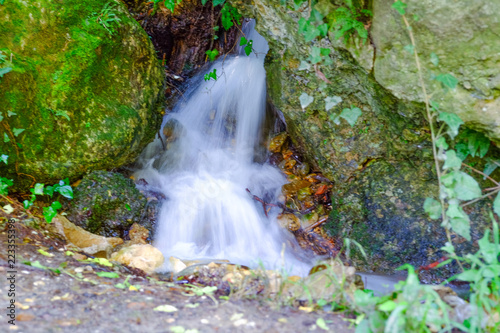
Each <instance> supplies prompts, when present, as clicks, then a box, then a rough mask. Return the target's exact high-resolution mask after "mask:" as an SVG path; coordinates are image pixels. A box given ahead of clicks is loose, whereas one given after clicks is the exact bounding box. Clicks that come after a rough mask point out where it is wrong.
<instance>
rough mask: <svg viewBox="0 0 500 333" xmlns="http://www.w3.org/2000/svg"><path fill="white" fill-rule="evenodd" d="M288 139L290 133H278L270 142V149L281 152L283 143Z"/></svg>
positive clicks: (273, 151)
mask: <svg viewBox="0 0 500 333" xmlns="http://www.w3.org/2000/svg"><path fill="white" fill-rule="evenodd" d="M287 139H288V134H287V133H286V132H283V133H280V134H278V135H276V136H275V137H273V138H272V139H271V142H270V143H269V151H270V152H272V153H279V152H281V148H282V147H283V144H284V143H285V142H286V140H287Z"/></svg>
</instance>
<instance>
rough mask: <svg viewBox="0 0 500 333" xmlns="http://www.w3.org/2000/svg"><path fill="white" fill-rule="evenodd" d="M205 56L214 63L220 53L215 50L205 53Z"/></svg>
mask: <svg viewBox="0 0 500 333" xmlns="http://www.w3.org/2000/svg"><path fill="white" fill-rule="evenodd" d="M205 54H206V55H207V56H208V59H210V61H214V60H215V59H216V58H217V56H218V55H219V51H218V50H216V49H214V50H208V51H206V52H205Z"/></svg>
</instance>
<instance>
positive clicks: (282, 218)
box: [277, 213, 300, 232]
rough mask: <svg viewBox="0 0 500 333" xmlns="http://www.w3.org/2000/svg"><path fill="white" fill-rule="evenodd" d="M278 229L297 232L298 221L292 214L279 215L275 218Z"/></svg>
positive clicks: (298, 227)
mask: <svg viewBox="0 0 500 333" xmlns="http://www.w3.org/2000/svg"><path fill="white" fill-rule="evenodd" d="M277 221H278V224H279V225H280V227H282V228H284V229H287V230H289V231H292V232H293V231H297V230H299V229H300V220H299V218H298V217H297V216H295V215H294V214H290V213H288V214H281V215H279V216H278V218H277Z"/></svg>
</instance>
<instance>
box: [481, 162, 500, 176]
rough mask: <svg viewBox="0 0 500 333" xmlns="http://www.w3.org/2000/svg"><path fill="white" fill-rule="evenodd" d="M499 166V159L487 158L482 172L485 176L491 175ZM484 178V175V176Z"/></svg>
mask: <svg viewBox="0 0 500 333" xmlns="http://www.w3.org/2000/svg"><path fill="white" fill-rule="evenodd" d="M499 166H500V160H496V161H495V160H493V159H488V161H487V162H486V164H485V166H484V170H483V173H484V174H485V175H487V176H489V175H491V173H492V172H493V171H495V170H496V169H497V168H498V167H499ZM485 179H486V177H485Z"/></svg>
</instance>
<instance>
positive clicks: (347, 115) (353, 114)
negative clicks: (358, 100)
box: [340, 105, 362, 127]
mask: <svg viewBox="0 0 500 333" xmlns="http://www.w3.org/2000/svg"><path fill="white" fill-rule="evenodd" d="M361 114H362V112H361V109H360V108H358V107H355V106H353V105H351V108H350V109H349V108H345V109H344V110H342V113H341V114H340V117H341V118H344V119H345V120H346V121H347V122H348V123H349V125H351V127H353V126H354V124H356V121H357V120H358V118H359V116H361Z"/></svg>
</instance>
